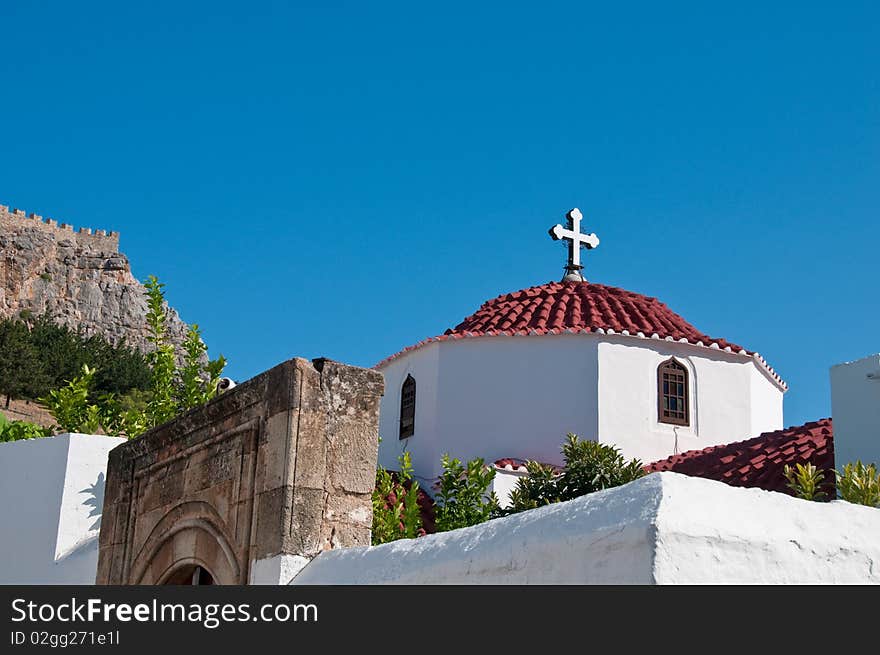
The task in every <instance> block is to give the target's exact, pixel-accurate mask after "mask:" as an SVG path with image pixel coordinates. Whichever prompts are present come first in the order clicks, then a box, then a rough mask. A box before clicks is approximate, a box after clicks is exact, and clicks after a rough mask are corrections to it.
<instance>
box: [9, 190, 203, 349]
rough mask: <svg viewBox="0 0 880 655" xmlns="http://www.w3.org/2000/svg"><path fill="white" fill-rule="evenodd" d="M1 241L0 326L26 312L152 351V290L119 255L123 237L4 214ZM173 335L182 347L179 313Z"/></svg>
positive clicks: (173, 320) (172, 322) (173, 315)
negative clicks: (149, 338)
mask: <svg viewBox="0 0 880 655" xmlns="http://www.w3.org/2000/svg"><path fill="white" fill-rule="evenodd" d="M98 232H101V231H100V230H99V231H98ZM0 235H2V236H0V261H2V262H4V265H3V266H0V318H8V317H12V316H18V315H19V314H20V313H21V312H22V311H24V310H27V311H30V312H32V313H33V314H34V315H40V314H46V315H48V316H49V317H50V318H52V319H53V320H55V321H56V322H58V323H61V324H63V325H67V326H68V327H71V328H73V329H78V328H80V329H82V330H83V332H85V333H86V334H88V335H91V334H99V335H101V336H103V337H104V338H106V339H107V340H108V341H110V342H111V343H116V344H118V343H120V342H122V341H123V340H124V341H125V342H126V343H127V344H128V345H129V346H132V347H135V348H138V349H140V350H141V351H142V352H147V351H149V350H152V347H151V345H150V343H149V342H148V341H147V328H146V316H147V303H146V290H145V289H144V287H143V285H141V283H140V282H138V280H136V279H135V278H134V276H133V275H132V274H131V268H130V266H129V263H128V259H127V258H126V257H125V255H123V254H121V253H120V252H119V234H118V233H116V232H111V233H110V234H109V235H108V234H106V233H104V234H98V233H95V234H90V233H88V232H77V233H73V234H72V233H71V232H70V231H69V230H66V229H61V228H60V227H59V226H55V225H52V224H51V223H47V222H43V221H41V220H35V219H33V218H28V217H26V216H24V215H20V214H15V213H14V212H10V211H8V210H7V209H4V208H3V207H2V206H0ZM168 328H169V330H168V335H169V340H170V341H171V343H173V344H175V345H177V346H179V345H180V344H181V343H182V342H183V340H184V338H185V336H186V330H187V325H186V324H185V323H184V322H183V321H181V320H180V318H179V317H178V316H177V313H176V312H175V311H174V310H173V309H171V310H170V311H169V319H168Z"/></svg>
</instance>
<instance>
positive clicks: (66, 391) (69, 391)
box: [40, 364, 102, 434]
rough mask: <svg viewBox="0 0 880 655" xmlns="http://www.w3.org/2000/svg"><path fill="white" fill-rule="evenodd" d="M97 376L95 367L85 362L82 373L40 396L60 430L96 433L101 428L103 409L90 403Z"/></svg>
mask: <svg viewBox="0 0 880 655" xmlns="http://www.w3.org/2000/svg"><path fill="white" fill-rule="evenodd" d="M94 377H95V369H93V368H89V366H88V364H83V370H82V375H79V376H77V377H75V378H74V379H72V380H69V381H68V382H67V384H66V385H64V386H63V387H61V388H60V389H53V390H52V391H50V392H49V395H48V396H46V397H44V398H40V402H42V403H44V404H45V405H46V406H47V407H48V408H49V411H51V412H52V416H53V417H55V421H56V423H57V425H56V429H57V430H59V431H60V432H82V433H85V434H95V433H96V432H99V431H100V430H101V427H102V426H101V409H100V408H99V407H98V406H97V405H94V404H91V403H89V390H90V387H91V384H92V380H93V379H94Z"/></svg>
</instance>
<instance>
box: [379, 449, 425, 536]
mask: <svg viewBox="0 0 880 655" xmlns="http://www.w3.org/2000/svg"><path fill="white" fill-rule="evenodd" d="M398 462H399V463H400V471H398V472H397V473H396V474H394V473H391V472H389V471H387V470H386V469H384V468H382V467H381V466H380V467H379V469H378V470H377V471H376V487H375V489H374V490H373V532H372V544H373V545H378V544H384V543H388V542H389V541H395V540H397V539H412V538H414V537H417V536H419V534H420V533H421V532H422V515H421V511H420V509H419V504H418V499H419V483H418V482H417V481H416V480H414V479H413V477H412V460H411V458H410V454H409V453H408V452H405V453H403V455H401V456H400V457H399V458H398Z"/></svg>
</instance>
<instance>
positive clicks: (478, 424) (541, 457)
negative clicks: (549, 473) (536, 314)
mask: <svg viewBox="0 0 880 655" xmlns="http://www.w3.org/2000/svg"><path fill="white" fill-rule="evenodd" d="M439 345H440V385H439V395H438V401H437V406H438V408H439V411H440V414H439V423H438V426H439V434H440V435H442V446H441V448H440V452H441V453H442V452H448V453H449V454H450V455H451V456H453V457H458V458H459V459H462V460H464V459H469V458H472V457H482V458H484V459H485V460H486V461H487V462H492V461H495V460H497V459H500V458H503V457H517V458H521V459H535V460H538V461H542V462H548V463H553V464H562V455H561V453H560V448H561V446H562V443H563V441H564V440H565V435H566V434H567V433H568V432H574V433H576V434H578V435H579V436H580V437H582V438H584V439H595V438H596V430H597V402H598V398H597V394H596V377H597V359H596V358H597V354H596V346H597V341H596V339H595V338H592V337H590V336H589V335H569V334H563V335H548V336H528V337H486V338H472V339H462V340H458V341H445V342H441V343H440V344H439ZM440 471H441V469H440V461H439V458H438V459H437V460H436V461H435V462H434V475H438V474H439V473H440Z"/></svg>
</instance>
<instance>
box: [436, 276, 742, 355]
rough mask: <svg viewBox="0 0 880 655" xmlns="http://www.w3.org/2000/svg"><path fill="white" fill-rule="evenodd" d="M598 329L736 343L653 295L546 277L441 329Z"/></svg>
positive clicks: (461, 331) (454, 332)
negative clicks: (706, 330) (715, 334)
mask: <svg viewBox="0 0 880 655" xmlns="http://www.w3.org/2000/svg"><path fill="white" fill-rule="evenodd" d="M584 330H589V331H591V332H597V331H599V330H602V331H604V332H606V333H611V334H632V335H637V334H638V333H639V332H641V333H642V334H643V335H644V336H647V337H651V336H652V335H654V334H656V335H657V336H658V337H659V338H661V339H665V338H666V337H672V339H673V340H675V341H680V340H681V339H684V340H686V341H687V342H688V343H697V342H702V343H703V344H704V345H706V346H709V345H711V344H713V343H717V344H718V347H719V348H721V349H727V348H730V349H731V350H732V351H734V352H739V351H741V350H743V349H742V348H741V347H740V346H737V345H736V344H734V343H730V342H729V341H726V340H724V339H713V338H711V337H709V336H706V335H705V334H704V333H702V332H700V331H699V330H698V329H697V328H695V327H694V326H693V325H691V324H690V323H688V322H687V321H686V320H684V319H683V318H682V317H681V316H679V315H678V314H676V313H675V312H673V311H672V310H671V309H669V307H667V306H666V305H665V304H664V303H662V302H660V301H659V300H657V299H656V298H651V297H648V296H643V295H641V294H638V293H633V292H632V291H626V290H625V289H619V288H617V287H609V286H605V285H604V284H591V283H589V282H575V281H572V282H550V283H548V284H542V285H540V286H537V287H530V288H528V289H523V290H522V291H514V292H513V293H507V294H504V295H501V296H498V297H497V298H495V299H493V300H489V301H487V302H485V303H483V305H482V306H481V307H480V308H479V309H478V310H477V311H476V312H475V313H474V314H471V315H470V316H468V317H467V318H466V319H464V320H463V321H462V322H461V323H459V324H458V325H456V326H455V327H454V328H452V329H451V330H446V332H445V334H446V335H470V336H476V335H477V334H481V335H485V334H490V333H492V332H510V333H514V334H521V333H527V334H548V333H557V334H558V333H561V332H565V331H576V332H582V331H584Z"/></svg>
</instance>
